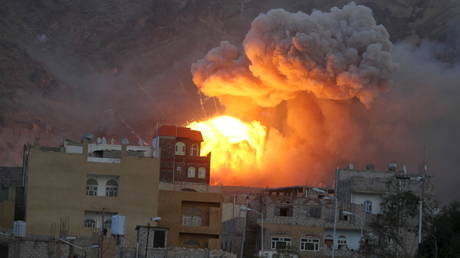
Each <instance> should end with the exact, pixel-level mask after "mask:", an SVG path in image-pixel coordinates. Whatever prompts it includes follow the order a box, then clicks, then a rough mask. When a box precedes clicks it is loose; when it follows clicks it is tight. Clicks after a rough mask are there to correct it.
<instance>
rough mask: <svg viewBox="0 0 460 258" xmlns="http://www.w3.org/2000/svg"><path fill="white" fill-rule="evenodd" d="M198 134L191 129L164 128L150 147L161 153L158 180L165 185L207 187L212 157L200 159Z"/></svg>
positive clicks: (167, 126) (200, 140) (200, 139)
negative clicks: (187, 183) (152, 146)
mask: <svg viewBox="0 0 460 258" xmlns="http://www.w3.org/2000/svg"><path fill="white" fill-rule="evenodd" d="M202 141H203V137H202V135H201V132H199V131H195V130H191V129H190V128H185V127H178V126H171V125H163V126H160V127H159V128H158V130H157V133H156V136H155V138H154V139H153V145H154V146H155V148H156V149H158V150H160V152H161V153H160V154H159V156H160V157H161V165H160V180H161V181H162V182H167V183H173V184H175V183H180V182H191V183H201V184H209V182H210V162H211V154H210V153H209V154H208V155H207V156H201V155H200V149H201V142H202Z"/></svg>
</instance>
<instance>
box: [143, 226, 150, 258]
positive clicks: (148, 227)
mask: <svg viewBox="0 0 460 258" xmlns="http://www.w3.org/2000/svg"><path fill="white" fill-rule="evenodd" d="M149 237H150V222H149V223H147V240H146V242H145V254H144V258H147V254H148V251H149V249H148V248H149Z"/></svg>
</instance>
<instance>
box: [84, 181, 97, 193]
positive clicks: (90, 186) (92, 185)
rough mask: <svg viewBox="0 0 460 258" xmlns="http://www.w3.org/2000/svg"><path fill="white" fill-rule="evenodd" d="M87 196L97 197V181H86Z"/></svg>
mask: <svg viewBox="0 0 460 258" xmlns="http://www.w3.org/2000/svg"><path fill="white" fill-rule="evenodd" d="M86 195H89V196H96V195H97V181H96V179H92V178H91V179H88V180H87V181H86Z"/></svg>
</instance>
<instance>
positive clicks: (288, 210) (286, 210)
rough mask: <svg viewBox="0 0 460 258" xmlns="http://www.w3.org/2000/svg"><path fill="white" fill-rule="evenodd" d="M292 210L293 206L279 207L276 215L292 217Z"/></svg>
mask: <svg viewBox="0 0 460 258" xmlns="http://www.w3.org/2000/svg"><path fill="white" fill-rule="evenodd" d="M292 210H293V209H292V206H284V207H278V208H277V209H276V214H275V215H276V216H280V217H292Z"/></svg>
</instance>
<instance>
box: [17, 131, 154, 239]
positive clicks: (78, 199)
mask: <svg viewBox="0 0 460 258" xmlns="http://www.w3.org/2000/svg"><path fill="white" fill-rule="evenodd" d="M153 153H154V151H153V150H152V148H151V147H149V146H133V145H127V144H122V145H117V144H107V143H106V141H104V140H102V141H101V140H100V139H98V141H97V143H92V142H91V141H88V139H87V138H85V139H84V141H83V143H75V142H72V141H65V142H64V145H62V146H60V147H42V146H37V145H34V146H30V145H28V146H26V149H25V155H24V157H25V159H24V171H25V196H26V209H25V221H26V223H27V233H28V235H41V236H43V235H48V236H53V237H62V236H77V237H94V236H95V235H96V236H97V235H99V234H100V232H101V231H108V235H110V224H111V216H112V215H115V214H119V215H123V216H125V217H126V223H125V239H127V241H126V243H127V245H128V246H135V239H136V231H135V228H136V226H137V225H144V224H147V223H148V222H149V220H150V218H151V217H154V216H157V211H158V201H157V200H158V195H159V192H158V184H159V167H160V160H159V159H158V158H155V157H154V156H153ZM96 238H97V237H96Z"/></svg>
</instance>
